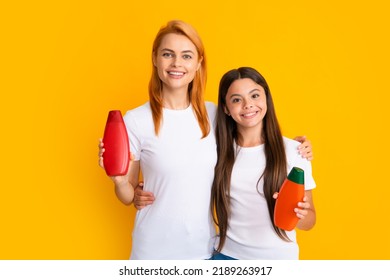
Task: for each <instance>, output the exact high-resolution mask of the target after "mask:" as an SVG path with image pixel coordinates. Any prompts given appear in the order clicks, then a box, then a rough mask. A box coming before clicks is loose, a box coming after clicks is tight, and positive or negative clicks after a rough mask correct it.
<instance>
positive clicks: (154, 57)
mask: <svg viewBox="0 0 390 280" xmlns="http://www.w3.org/2000/svg"><path fill="white" fill-rule="evenodd" d="M152 62H153V65H154V67H157V65H156V64H157V63H156V53H155V52H153V55H152Z"/></svg>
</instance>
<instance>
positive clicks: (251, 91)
mask: <svg viewBox="0 0 390 280" xmlns="http://www.w3.org/2000/svg"><path fill="white" fill-rule="evenodd" d="M255 91H260V89H258V88H254V89H252V90H250V91H249V92H248V93H247V94H251V93H253V92H255ZM234 96H242V94H239V93H233V94H232V95H230V97H234Z"/></svg>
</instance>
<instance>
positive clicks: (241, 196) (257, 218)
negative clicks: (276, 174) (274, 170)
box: [221, 137, 316, 260]
mask: <svg viewBox="0 0 390 280" xmlns="http://www.w3.org/2000/svg"><path fill="white" fill-rule="evenodd" d="M283 140H284V145H285V148H286V155H287V164H288V172H290V170H291V169H292V168H293V167H294V166H296V167H300V168H302V169H303V170H304V171H305V189H306V190H309V189H313V188H315V186H316V185H315V182H314V179H313V177H312V172H311V164H310V161H308V160H306V159H303V158H302V157H301V156H300V155H299V154H298V151H297V147H298V145H299V144H300V143H299V142H297V141H294V140H292V139H288V138H286V137H283ZM236 152H237V157H236V161H235V163H234V167H233V171H232V178H231V189H230V195H231V198H230V201H231V217H230V219H229V227H228V229H227V238H226V241H225V245H224V247H223V249H222V251H221V253H223V254H225V255H228V256H230V257H233V258H236V259H242V260H250V259H298V258H299V248H298V244H297V242H296V233H295V230H292V231H288V232H286V233H287V235H288V237H289V238H290V240H292V242H286V241H284V240H282V239H281V238H280V237H279V236H278V235H277V234H276V233H275V230H274V229H273V227H272V223H271V220H270V217H269V213H268V208H267V201H266V200H265V198H264V192H263V184H264V181H263V179H261V180H260V182H259V185H258V187H256V183H257V181H258V179H259V178H260V176H261V174H262V173H263V171H264V168H265V155H264V145H260V146H256V147H249V148H244V147H237V149H236Z"/></svg>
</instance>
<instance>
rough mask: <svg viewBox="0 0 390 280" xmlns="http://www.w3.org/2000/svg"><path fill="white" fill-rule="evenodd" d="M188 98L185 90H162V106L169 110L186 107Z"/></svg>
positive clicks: (188, 101) (188, 102)
mask: <svg viewBox="0 0 390 280" xmlns="http://www.w3.org/2000/svg"><path fill="white" fill-rule="evenodd" d="M189 105H190V100H189V97H188V93H187V91H183V90H180V91H179V90H178V91H169V92H166V91H164V92H163V107H164V108H167V109H171V110H183V109H187V108H188V106H189Z"/></svg>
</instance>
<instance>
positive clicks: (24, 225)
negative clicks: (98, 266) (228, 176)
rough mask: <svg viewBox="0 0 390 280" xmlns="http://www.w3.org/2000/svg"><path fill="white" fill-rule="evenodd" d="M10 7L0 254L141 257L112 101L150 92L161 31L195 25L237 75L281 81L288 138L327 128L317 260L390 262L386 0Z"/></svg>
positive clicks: (4, 10)
mask: <svg viewBox="0 0 390 280" xmlns="http://www.w3.org/2000/svg"><path fill="white" fill-rule="evenodd" d="M8 2H9V3H8V4H1V6H2V7H1V9H0V13H1V14H0V21H1V22H0V23H1V25H0V26H1V45H0V48H1V54H0V55H1V62H0V63H1V77H0V79H1V83H0V90H1V102H0V104H1V105H0V114H1V116H0V117H1V127H0V129H1V137H0V151H1V157H0V164H1V166H0V167H1V168H0V172H1V178H0V186H1V189H0V227H1V229H0V259H127V258H128V257H129V252H130V247H131V230H132V225H133V216H134V213H135V211H134V208H133V206H130V207H126V206H124V205H122V204H121V203H120V202H119V201H118V200H117V199H116V197H115V194H114V190H113V185H112V183H111V182H110V180H109V179H108V178H107V177H106V175H105V173H104V171H103V170H102V169H100V168H99V167H98V163H97V161H98V157H97V153H98V148H97V144H98V139H99V138H100V137H102V134H103V130H104V125H105V121H106V118H107V113H108V111H109V110H112V109H119V110H121V111H122V113H125V111H126V110H128V109H131V108H133V107H136V106H138V105H140V104H142V103H143V102H145V101H146V100H147V84H148V81H149V76H150V69H151V61H150V55H151V54H150V51H151V45H152V41H153V39H154V36H155V34H156V33H157V31H158V29H159V28H160V26H161V25H163V24H164V23H165V22H166V21H168V20H170V19H182V20H185V21H187V22H189V23H191V24H192V25H193V26H194V27H195V28H196V29H197V30H198V32H199V33H200V34H201V37H202V38H203V41H204V44H205V46H206V52H207V56H208V70H209V77H208V85H207V93H206V99H207V100H211V101H216V97H217V87H218V82H219V79H220V77H221V76H222V74H223V73H224V72H225V71H227V70H229V69H231V68H235V67H239V66H252V67H255V68H257V69H258V70H259V71H260V72H261V73H262V74H263V75H264V76H265V77H266V78H267V80H268V82H269V84H270V87H271V90H272V93H273V96H274V101H275V103H276V108H277V114H278V116H279V120H280V123H281V125H282V128H283V132H284V134H285V135H286V136H288V137H294V136H296V135H302V134H305V135H307V136H308V138H309V139H310V140H311V141H312V143H313V147H314V152H315V160H314V161H313V172H314V176H315V179H316V182H317V189H316V190H315V191H314V201H315V204H316V208H317V220H318V222H317V225H316V226H315V228H314V229H313V230H311V231H309V232H302V231H299V233H298V235H299V244H300V248H301V258H302V259H390V241H389V233H388V230H389V220H390V219H389V214H390V203H389V197H390V190H389V189H390V185H389V183H388V182H389V180H388V176H389V172H388V166H389V164H388V162H389V158H390V155H389V149H388V143H387V141H388V136H387V133H386V131H387V128H388V124H387V122H388V120H389V117H388V115H389V97H388V95H389V86H388V80H389V77H388V75H389V65H390V59H389V49H390V44H389V39H388V37H389V27H390V24H389V7H388V4H386V2H387V1H384V0H383V1H378V0H372V1H336V0H329V1H308V0H303V1H260V0H252V1H236V0H234V1H231V0H224V1H204V0H199V1H187V2H186V1H184V2H183V1H179V2H172V1H155V3H153V2H152V1H125V0H122V1H120V0H110V1H96V0H95V1H90V0H88V1H75V0H69V1H43V0H39V1H17V2H15V1H14V2H12V1H8Z"/></svg>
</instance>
